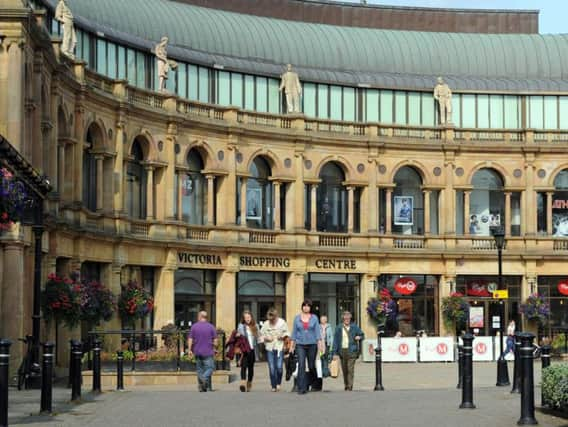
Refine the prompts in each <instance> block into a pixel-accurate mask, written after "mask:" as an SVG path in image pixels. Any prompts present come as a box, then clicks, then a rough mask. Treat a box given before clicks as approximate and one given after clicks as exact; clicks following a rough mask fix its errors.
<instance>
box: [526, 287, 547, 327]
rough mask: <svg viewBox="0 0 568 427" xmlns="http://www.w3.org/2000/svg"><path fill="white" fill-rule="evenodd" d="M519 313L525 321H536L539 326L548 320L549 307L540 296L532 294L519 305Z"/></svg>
mask: <svg viewBox="0 0 568 427" xmlns="http://www.w3.org/2000/svg"><path fill="white" fill-rule="evenodd" d="M519 312H520V313H521V314H522V315H524V316H525V318H526V319H527V320H531V321H537V322H538V323H539V324H540V325H546V324H547V323H548V319H549V318H550V305H549V304H548V302H546V301H545V299H544V298H543V297H542V295H539V294H532V295H530V296H529V297H528V298H527V299H526V300H525V302H524V303H523V304H521V307H520V309H519Z"/></svg>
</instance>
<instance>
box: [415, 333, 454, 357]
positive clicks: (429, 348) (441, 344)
mask: <svg viewBox="0 0 568 427" xmlns="http://www.w3.org/2000/svg"><path fill="white" fill-rule="evenodd" d="M453 360H454V337H427V338H420V361H421V362H452V361H453Z"/></svg>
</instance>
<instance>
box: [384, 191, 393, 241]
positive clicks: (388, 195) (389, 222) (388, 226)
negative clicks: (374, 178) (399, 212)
mask: <svg viewBox="0 0 568 427" xmlns="http://www.w3.org/2000/svg"><path fill="white" fill-rule="evenodd" d="M385 208H386V224H385V229H386V233H387V234H391V233H392V188H387V189H386V206H385Z"/></svg>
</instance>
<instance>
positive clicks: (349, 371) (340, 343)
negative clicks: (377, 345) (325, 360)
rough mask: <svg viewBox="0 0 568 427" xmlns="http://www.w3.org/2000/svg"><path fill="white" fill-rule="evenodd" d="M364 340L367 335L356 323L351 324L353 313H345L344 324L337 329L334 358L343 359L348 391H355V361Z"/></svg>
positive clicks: (342, 368)
mask: <svg viewBox="0 0 568 427" xmlns="http://www.w3.org/2000/svg"><path fill="white" fill-rule="evenodd" d="M363 338H365V334H364V333H363V331H362V330H361V328H360V327H359V326H357V325H356V324H355V323H351V313H350V312H349V311H344V312H343V323H341V324H339V325H337V327H336V328H335V335H334V337H333V357H334V358H340V359H341V370H342V371H343V383H344V384H345V390H347V391H352V390H353V378H354V376H355V361H356V360H357V358H358V357H359V344H360V342H361V340H362V339H363Z"/></svg>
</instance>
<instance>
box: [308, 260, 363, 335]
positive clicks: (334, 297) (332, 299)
mask: <svg viewBox="0 0 568 427" xmlns="http://www.w3.org/2000/svg"><path fill="white" fill-rule="evenodd" d="M318 261H320V260H317V261H316V265H317V263H318ZM321 261H322V262H323V261H324V260H321ZM337 261H338V260H331V262H337ZM345 262H349V261H345ZM322 265H323V264H322ZM359 295H360V275H359V274H352V273H348V274H342V273H308V275H307V280H306V281H305V283H304V296H305V297H306V298H309V299H311V300H312V302H313V307H312V312H313V313H314V314H316V315H317V316H318V317H320V316H322V315H326V316H327V317H328V321H329V324H330V325H337V324H338V323H340V322H341V314H342V313H343V312H344V311H346V310H347V311H350V312H351V314H352V316H353V321H354V322H355V323H358V324H360V323H361V319H360V318H359V313H360V306H361V301H360V297H359Z"/></svg>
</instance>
